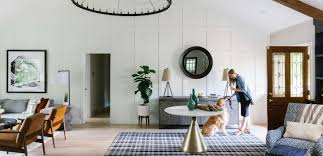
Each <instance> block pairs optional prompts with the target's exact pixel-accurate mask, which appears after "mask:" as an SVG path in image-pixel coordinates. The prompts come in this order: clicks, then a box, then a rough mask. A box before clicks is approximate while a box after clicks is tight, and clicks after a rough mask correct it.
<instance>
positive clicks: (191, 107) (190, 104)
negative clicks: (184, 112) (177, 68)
mask: <svg viewBox="0 0 323 156" xmlns="http://www.w3.org/2000/svg"><path fill="white" fill-rule="evenodd" d="M186 106H187V108H188V110H190V111H193V110H194V109H195V102H194V100H193V98H192V94H191V95H190V98H189V99H188V101H187V103H186Z"/></svg>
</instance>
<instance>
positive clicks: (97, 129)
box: [29, 122, 266, 156]
mask: <svg viewBox="0 0 323 156" xmlns="http://www.w3.org/2000/svg"><path fill="white" fill-rule="evenodd" d="M121 131H148V132H150V131H151V132H157V131H174V130H159V129H158V128H157V126H151V127H150V128H146V127H143V128H140V127H138V126H137V125H110V124H109V123H100V122H99V123H89V124H86V125H74V127H73V130H72V131H69V132H67V140H66V141H65V140H64V137H63V135H60V136H58V137H56V140H55V141H56V148H53V145H52V142H51V141H48V142H47V143H46V152H47V154H46V155H47V156H103V155H104V153H105V152H106V150H107V148H108V147H109V145H110V144H111V143H112V142H113V140H114V138H115V136H116V135H117V134H118V133H119V132H121ZM175 131H176V130H175ZM252 133H253V134H254V135H256V136H257V137H258V138H260V139H261V140H263V141H264V139H265V135H266V128H265V127H264V126H252ZM29 155H32V156H40V155H42V149H41V147H39V148H37V149H35V150H33V151H31V152H29Z"/></svg>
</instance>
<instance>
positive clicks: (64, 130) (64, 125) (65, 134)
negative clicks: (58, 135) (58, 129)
mask: <svg viewBox="0 0 323 156" xmlns="http://www.w3.org/2000/svg"><path fill="white" fill-rule="evenodd" d="M63 124H64V125H63V126H64V129H63V130H64V139H65V140H66V125H65V118H64V122H63Z"/></svg>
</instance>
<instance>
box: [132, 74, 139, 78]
mask: <svg viewBox="0 0 323 156" xmlns="http://www.w3.org/2000/svg"><path fill="white" fill-rule="evenodd" d="M131 76H132V77H137V76H139V75H138V74H132V75H131Z"/></svg>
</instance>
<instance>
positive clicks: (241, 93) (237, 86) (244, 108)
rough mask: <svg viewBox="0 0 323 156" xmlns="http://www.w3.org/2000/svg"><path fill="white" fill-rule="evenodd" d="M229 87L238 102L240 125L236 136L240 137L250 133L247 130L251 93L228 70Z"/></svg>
mask: <svg viewBox="0 0 323 156" xmlns="http://www.w3.org/2000/svg"><path fill="white" fill-rule="evenodd" d="M228 75H229V78H230V86H231V90H232V91H234V92H235V93H234V95H235V96H236V97H237V100H238V102H240V105H241V116H242V117H243V118H242V123H241V126H240V128H239V131H238V132H237V134H236V135H241V134H243V133H250V130H249V120H250V119H249V114H250V111H249V106H250V104H252V103H253V101H252V97H251V92H250V90H249V88H248V86H247V85H246V83H245V81H244V79H243V78H242V77H241V76H240V75H239V74H238V73H237V72H236V71H235V70H234V69H230V70H229V73H228Z"/></svg>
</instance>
